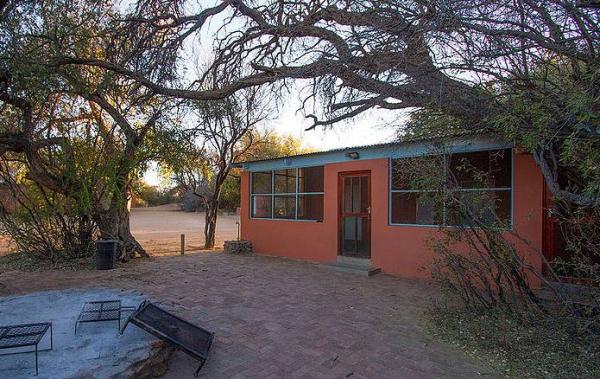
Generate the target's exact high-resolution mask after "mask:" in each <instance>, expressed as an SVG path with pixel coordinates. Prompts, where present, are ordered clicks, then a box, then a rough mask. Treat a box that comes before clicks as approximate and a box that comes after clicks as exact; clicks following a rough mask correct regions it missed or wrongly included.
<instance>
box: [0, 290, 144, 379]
mask: <svg viewBox="0 0 600 379" xmlns="http://www.w3.org/2000/svg"><path fill="white" fill-rule="evenodd" d="M109 299H120V300H121V302H122V305H123V306H127V305H131V306H137V305H138V304H139V303H140V302H141V301H142V300H144V297H143V296H142V295H141V294H140V293H139V292H136V291H119V290H114V289H86V290H77V289H70V290H64V291H47V292H36V293H32V294H29V295H25V296H11V297H4V298H0V325H12V324H24V323H35V322H45V321H52V326H53V339H54V348H53V349H52V350H47V349H48V348H49V347H50V332H49V331H48V332H47V333H46V336H45V337H44V338H43V339H42V341H41V342H40V344H39V350H40V352H39V354H38V359H39V375H38V376H37V378H40V379H42V378H75V377H80V378H108V377H112V376H113V375H116V374H118V373H120V372H122V371H124V370H125V369H126V368H127V367H129V366H130V365H131V364H132V363H134V362H137V361H140V360H142V359H145V358H147V357H148V355H149V353H150V350H151V344H152V342H153V341H155V338H154V337H152V336H150V335H148V334H147V333H145V332H144V331H142V330H140V329H138V328H135V327H128V328H127V329H126V330H125V333H124V334H123V335H122V336H120V335H119V333H118V329H117V322H116V321H107V322H99V323H84V324H80V326H79V327H78V330H77V336H75V335H74V326H75V320H76V319H77V316H78V315H79V312H80V311H81V308H82V306H83V303H84V302H86V301H98V300H109ZM127 315H128V313H124V315H123V320H122V322H124V321H125V318H126V316H127ZM32 350H33V348H32V347H27V348H20V349H11V350H9V349H3V350H0V354H6V353H10V352H13V353H15V352H22V351H32ZM0 373H2V374H1V375H0V376H2V377H4V378H14V379H17V378H31V377H33V376H34V375H35V355H34V354H33V353H22V354H10V355H0Z"/></svg>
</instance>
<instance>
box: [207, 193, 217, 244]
mask: <svg viewBox="0 0 600 379" xmlns="http://www.w3.org/2000/svg"><path fill="white" fill-rule="evenodd" d="M218 211H219V200H217V199H214V198H213V199H211V201H210V202H209V203H208V205H207V207H206V215H205V217H204V248H205V249H212V248H214V247H215V234H216V230H217V216H218Z"/></svg>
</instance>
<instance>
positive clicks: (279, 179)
mask: <svg viewBox="0 0 600 379" xmlns="http://www.w3.org/2000/svg"><path fill="white" fill-rule="evenodd" d="M274 175H275V193H295V192H296V169H295V168H291V169H286V170H277V171H274Z"/></svg>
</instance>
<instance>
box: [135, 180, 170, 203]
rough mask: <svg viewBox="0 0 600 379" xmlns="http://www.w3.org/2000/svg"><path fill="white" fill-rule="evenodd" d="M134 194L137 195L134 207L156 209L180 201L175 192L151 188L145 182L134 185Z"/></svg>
mask: <svg viewBox="0 0 600 379" xmlns="http://www.w3.org/2000/svg"><path fill="white" fill-rule="evenodd" d="M132 192H133V194H134V195H135V201H134V204H133V205H134V206H147V207H155V206H158V205H165V204H172V203H174V202H176V201H177V200H178V198H177V196H176V193H175V192H174V191H173V190H170V189H166V188H162V187H158V186H151V185H149V184H148V183H146V182H144V181H138V182H137V183H136V184H135V185H134V187H133V189H132Z"/></svg>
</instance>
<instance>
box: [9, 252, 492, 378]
mask: <svg viewBox="0 0 600 379" xmlns="http://www.w3.org/2000/svg"><path fill="white" fill-rule="evenodd" d="M0 282H1V283H3V284H4V286H5V287H1V288H0V294H6V295H7V294H18V293H26V292H32V291H39V290H44V289H60V288H67V287H82V286H86V285H93V286H107V287H117V288H123V289H138V290H141V291H142V292H144V293H145V294H147V295H148V296H150V297H152V298H154V299H157V300H160V301H162V302H164V303H165V304H171V305H172V306H173V307H174V308H173V309H174V310H175V312H176V313H178V314H180V315H181V316H183V317H185V318H187V319H189V320H190V321H191V322H194V323H197V324H199V325H202V326H203V327H206V328H209V329H211V330H213V331H215V333H216V340H215V344H214V346H213V349H212V350H211V356H210V358H209V360H208V362H207V364H206V365H205V366H204V368H203V369H202V372H201V377H202V378H230V377H235V378H282V377H283V378H291V377H293V378H345V377H347V376H348V377H350V378H353V379H356V378H436V377H450V378H453V377H454V378H465V377H466V378H468V377H479V376H480V374H479V373H481V372H483V373H486V374H487V376H488V377H493V375H490V374H489V373H490V370H489V369H486V368H484V367H482V365H481V364H478V363H476V362H473V361H472V360H471V359H469V358H467V357H466V356H465V355H464V354H462V353H461V352H460V351H457V350H455V349H453V348H451V347H449V346H445V345H442V344H439V343H436V342H434V341H432V340H431V339H430V338H429V337H427V336H426V335H425V333H424V332H423V330H422V329H421V328H420V327H419V323H418V322H417V319H418V317H420V314H421V312H422V311H423V310H424V308H425V306H426V304H427V299H428V298H430V297H431V295H432V294H433V291H434V290H433V289H432V288H431V286H430V285H428V283H427V282H424V281H417V280H409V279H402V278H396V277H391V276H386V275H378V276H374V277H362V276H355V275H352V274H347V273H340V272H335V271H330V270H322V269H320V268H319V267H317V266H316V265H314V264H310V263H304V262H298V261H294V260H290V259H280V258H272V257H264V256H256V255H249V256H239V255H230V254H227V255H226V254H222V253H198V254H190V255H186V256H184V257H180V256H164V257H160V258H154V259H151V260H135V261H133V262H131V263H128V264H126V265H123V266H121V267H119V268H118V269H116V270H112V271H87V272H59V271H49V272H43V273H27V274H23V273H20V272H5V273H2V274H0ZM195 366H196V362H195V361H194V360H192V359H189V358H187V357H185V356H182V354H181V353H177V354H175V356H174V358H173V360H172V365H171V368H170V370H169V372H168V373H167V375H166V376H165V378H177V379H179V378H182V377H184V378H185V377H188V376H186V375H188V374H189V377H192V373H193V371H194V369H195Z"/></svg>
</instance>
